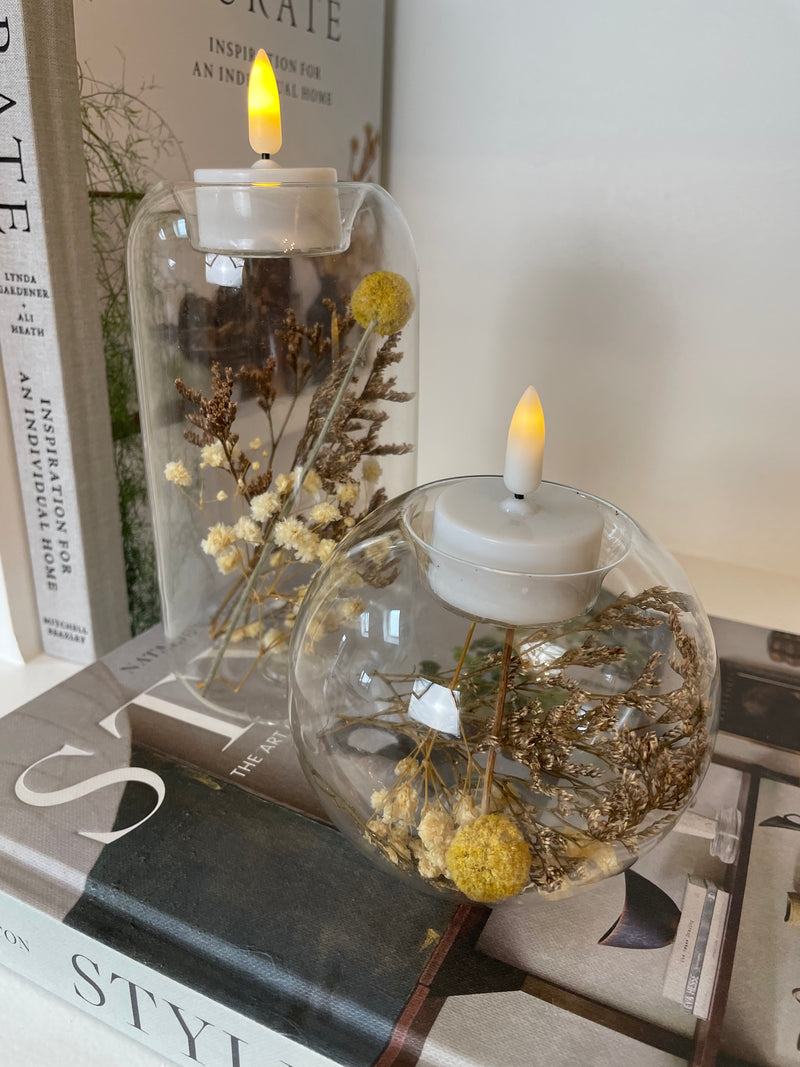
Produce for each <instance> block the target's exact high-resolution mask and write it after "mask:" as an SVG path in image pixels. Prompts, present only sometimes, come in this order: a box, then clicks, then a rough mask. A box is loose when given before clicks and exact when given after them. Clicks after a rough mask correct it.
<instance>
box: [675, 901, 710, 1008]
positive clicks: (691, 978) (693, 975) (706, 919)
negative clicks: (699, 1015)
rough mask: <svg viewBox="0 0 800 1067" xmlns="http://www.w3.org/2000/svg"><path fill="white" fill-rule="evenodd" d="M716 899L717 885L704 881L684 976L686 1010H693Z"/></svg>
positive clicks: (684, 1004) (684, 1003)
mask: <svg viewBox="0 0 800 1067" xmlns="http://www.w3.org/2000/svg"><path fill="white" fill-rule="evenodd" d="M716 900H717V887H716V886H715V885H712V884H711V883H710V882H706V892H705V897H704V899H703V910H702V911H701V913H700V921H699V922H698V924H697V937H696V938H695V942H694V950H693V951H692V961H691V964H690V965H689V974H688V976H687V978H686V987H685V989H684V992H683V1006H684V1008H685V1009H686V1010H687V1011H693V1010H694V1002H695V998H696V997H697V986H698V984H699V982H700V974H701V972H702V970H703V961H704V960H705V957H706V949H707V947H708V935H709V933H710V931H711V919H712V918H713V915H714V905H715V903H716Z"/></svg>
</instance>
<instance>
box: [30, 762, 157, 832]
mask: <svg viewBox="0 0 800 1067" xmlns="http://www.w3.org/2000/svg"><path fill="white" fill-rule="evenodd" d="M93 755H94V753H93V752H86V751H85V750H84V749H82V748H75V746H74V745H63V746H62V747H61V748H60V749H59V750H58V752H51V753H50V755H49V756H44V757H43V758H42V759H40V760H37V761H36V763H33V764H31V766H30V767H28V769H27V770H25V771H23V772H22V774H21V775H20V776H19V778H17V780H16V782H15V783H14V792H15V793H16V794H17V797H18V798H19V799H20V800H21V801H22V803H23V804H31V805H33V806H35V807H37V808H49V807H52V806H53V805H54V804H67V803H69V801H70V800H78V799H79V798H80V797H85V796H88V794H89V793H94V792H96V790H98V789H103V788H104V787H105V786H107V785H116V784H118V783H120V782H143V783H144V784H145V785H149V786H152V787H153V789H155V791H156V795H157V797H158V800H157V801H156V805H155V807H154V808H153V810H152V811H151V812H149V814H147V815H145V817H144V818H143V819H140V820H139V821H138V822H135V823H133V825H132V826H126V827H125V829H124V830H109V831H108V832H106V833H99V832H98V833H95V832H94V831H92V830H79V831H78V833H79V834H81V836H82V837H90V838H92V840H93V841H100V842H101V843H102V844H104V845H107V844H110V843H111V842H112V841H116V840H117V839H118V838H120V837H124V836H125V834H129V833H130V832H131V830H135V829H136V827H137V826H141V825H142V823H143V822H146V821H147V820H148V819H149V818H150V816H151V815H155V813H156V812H157V811H158V809H159V808H160V807H161V803H162V801H163V800H164V796H165V793H166V790H165V788H164V783H163V781H162V780H161V779H160V778H159V776H158V775H157V774H156V773H155V772H154V771H148V770H146V769H145V768H143V767H120V768H119V770H116V771H104V772H103V773H102V774H96V775H95V776H94V777H93V778H87V779H86V780H85V781H83V782H78V783H77V784H76V785H70V786H67V787H66V788H65V789H53V790H51V791H50V792H49V793H38V792H36V791H35V790H33V789H29V788H28V787H27V786H26V785H25V775H26V774H28V773H29V772H30V771H32V770H33V769H34V768H35V767H38V766H39V765H40V764H42V763H44V762H45V760H49V759H55V758H56V756H93Z"/></svg>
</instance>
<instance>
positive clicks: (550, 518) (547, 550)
mask: <svg viewBox="0 0 800 1067" xmlns="http://www.w3.org/2000/svg"><path fill="white" fill-rule="evenodd" d="M543 451H544V416H543V414H542V408H541V404H540V402H539V397H538V395H537V393H536V390H535V389H532V388H529V389H528V390H526V392H525V394H524V395H523V397H522V399H521V400H520V402H519V404H518V406H517V409H516V411H515V413H514V418H513V419H512V421H511V426H510V429H509V434H508V446H507V450H506V464H505V473H504V476H503V479H500V478H491V477H487V478H464V479H461V480H458V481H456V482H453V483H452V484H451V485H448V486H446V487H445V488H444V489H443V491H442V492H441V494H440V495H439V497H438V499H437V501H436V505H435V508H434V512H433V526H432V533H431V547H432V548H433V550H434V551H433V552H432V553H431V567H430V569H429V574H428V577H429V581H430V583H431V587H432V589H433V590H434V592H435V593H436V594H437V596H439V597H440V598H441V599H442V600H444V601H445V602H446V603H448V604H451V605H452V606H453V607H455V608H458V609H459V610H461V611H464V612H466V613H467V614H468V615H474V616H477V617H478V618H484V619H492V620H494V621H496V622H502V623H505V624H506V625H508V626H524V625H534V624H541V623H547V622H557V621H560V620H562V619H568V618H572V617H573V616H575V615H579V614H581V613H582V612H583V611H585V610H586V609H587V608H588V606H589V604H590V602H591V600H592V599H593V597H594V596H595V595H596V593H597V590H598V589H599V585H600V581H602V572H601V571H600V570H599V557H600V545H601V541H602V535H603V516H602V515H601V513H600V511H599V510H598V508H597V507H596V506H595V504H594V503H593V502H592V501H591V499H589V498H588V497H586V496H583V495H582V494H581V493H579V492H578V491H577V490H576V489H570V488H568V487H567V486H562V485H554V484H552V483H548V482H545V483H544V484H540V483H541V472H542V455H543Z"/></svg>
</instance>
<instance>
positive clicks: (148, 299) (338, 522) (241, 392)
mask: <svg viewBox="0 0 800 1067" xmlns="http://www.w3.org/2000/svg"><path fill="white" fill-rule="evenodd" d="M240 177H241V181H238V182H235V183H230V182H228V183H220V184H215V183H213V182H201V183H197V182H184V183H179V184H177V185H169V186H168V185H160V186H158V187H156V188H155V189H153V190H152V191H151V192H150V193H149V194H148V196H147V197H146V198H145V200H144V201H143V203H142V206H141V208H140V210H139V212H138V214H137V216H136V219H135V221H134V224H133V227H132V230H131V234H130V239H129V252H128V267H129V276H130V293H131V304H132V318H133V327H134V342H135V355H136V373H137V384H138V389H139V400H140V411H141V421H142V430H143V438H144V449H145V460H146V465H147V474H148V489H149V495H150V501H151V507H152V513H153V520H154V529H155V542H156V554H157V564H158V576H159V586H160V593H161V604H162V613H163V621H164V627H165V631H166V638H167V642H168V644H169V649H170V656H171V662H172V666H173V669H174V670H175V672H176V674H177V675H178V676H179V677H180V678H181V679H183V681H184V682H185V683H186V684H187V686H189V688H190V689H191V690H192V692H193V693H194V694H195V695H196V696H199V697H200V698H201V699H202V700H204V701H207V702H209V703H211V704H212V705H214V706H215V707H216V708H217V709H222V710H227V711H230V712H233V713H234V714H236V715H239V716H244V717H247V718H262V719H266V720H275V719H280V718H283V719H284V720H285V717H286V697H285V679H286V663H287V651H288V641H289V636H290V631H291V627H292V625H293V623H294V618H295V613H296V610H297V607H298V605H299V600H300V598H301V596H302V592H303V590H304V587H305V585H306V584H307V582H308V581H309V580H310V578H311V576H312V575H313V573H314V572H315V570H316V568H317V567H318V566H319V564H320V562H321V561H322V560H323V559H325V558H327V555H329V554H330V552H331V551H332V548H333V546H334V545H335V544H336V543H337V542H338V541H339V540H340V539H341V537H343V536H344V534H345V533H346V532H347V530H348V529H349V527H351V526H352V525H354V524H355V522H357V521H358V520H359V519H360V518H361V517H362V516H364V515H365V514H367V513H369V512H370V511H371V510H372V509H374V508H375V507H376V506H378V505H379V504H380V503H381V502H383V501H384V500H386V498H387V496H389V495H394V494H396V493H399V492H402V491H404V490H406V489H408V488H409V487H410V486H412V485H413V484H414V481H415V470H416V436H417V411H416V392H417V314H416V312H415V311H414V307H415V304H416V296H417V268H416V260H415V254H414V248H413V243H412V240H411V236H410V233H409V230H408V227H407V225H406V223H405V220H404V219H403V216H402V214H401V213H400V211H399V209H398V207H397V205H396V204H395V203H394V201H393V200H392V199H391V197H390V196H389V195H388V194H387V193H386V192H385V191H384V190H383V189H381V188H380V187H379V186H376V185H371V184H366V183H346V182H342V183H336V182H319V181H314V182H310V183H297V182H293V183H291V184H288V183H287V184H282V183H281V182H280V175H279V172H277V171H264V172H261V173H260V174H259V175H257V176H256V177H258V182H256V177H253V178H252V179H251V180H250V181H248V180H247V177H248V174H247V172H244V173H243V174H242V175H241V176H240ZM267 179H269V180H267ZM376 277H377V278H378V280H379V281H385V280H386V279H387V278H388V279H389V280H390V281H391V280H392V279H394V280H396V279H398V278H399V279H401V282H402V284H403V285H404V286H405V288H404V289H403V295H404V301H405V302H404V304H403V310H404V312H405V314H404V315H403V316H401V317H400V318H395V320H391V321H389V322H388V325H387V323H386V322H384V320H383V319H382V318H380V317H378V318H376V319H375V321H374V322H372V320H370V322H366V320H363V313H362V315H359V314H358V312H357V311H356V312H353V310H352V308H351V298H352V296H353V294H354V292H359V291H360V289H359V286H360V284H361V283H363V282H364V280H365V279H372V280H373V281H374V279H375V278H376ZM392 292H393V290H392ZM373 295H374V294H373ZM381 295H382V291H381V292H379V293H378V297H381ZM362 303H363V301H362ZM378 303H380V300H378ZM366 306H367V313H368V317H369V314H370V313H371V312H370V308H371V307H372V305H371V304H370V302H369V300H368V301H367V302H366ZM376 307H377V305H376ZM377 310H378V311H380V308H377ZM401 318H402V322H401V321H400V320H401ZM373 327H374V328H373ZM351 376H352V377H351ZM342 390H343V391H342ZM287 522H288V523H289V525H288V526H287V525H286V523H287ZM281 524H283V525H281ZM281 531H282V532H283V536H282V537H281Z"/></svg>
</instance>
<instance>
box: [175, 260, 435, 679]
mask: <svg viewBox="0 0 800 1067" xmlns="http://www.w3.org/2000/svg"><path fill="white" fill-rule="evenodd" d="M324 304H325V307H326V308H327V309H328V311H329V313H330V331H329V333H326V332H325V331H324V329H323V328H322V326H321V324H319V323H314V324H313V325H306V324H304V323H301V322H299V321H298V319H297V317H296V315H295V313H294V312H293V311H292V310H291V309H289V310H287V311H286V313H285V314H284V317H283V322H282V325H281V327H280V328H279V329H278V330H276V333H277V335H278V337H279V340H280V342H281V344H282V350H283V354H284V355H283V363H284V370H283V371H282V374H283V381H282V384H283V387H284V388H285V387H286V386H287V385H288V387H289V404H288V407H287V408H286V410H285V411H284V412H283V414H282V415H281V417H280V420H278V421H277V422H276V421H275V419H274V411H275V407H274V403H275V400H276V396H277V392H278V391H277V389H276V386H275V374H276V361H275V359H274V358H273V357H272V356H270V357H268V358H267V359H266V360H265V361H264V363H263V365H261V366H256V367H252V366H249V367H244V366H243V367H242V368H241V369H240V370H238V371H234V370H233V369H232V368H231V367H228V366H222V365H221V364H220V363H219V362H217V361H214V362H212V366H211V384H212V391H211V394H210V396H208V397H206V396H204V395H203V394H202V393H201V392H200V391H199V390H197V389H194V388H192V387H191V386H189V385H187V384H186V383H184V382H183V381H182V380H181V379H178V380H176V383H175V385H176V389H177V391H178V393H179V394H180V396H181V397H183V399H184V400H185V401H186V402H187V403H188V404H189V406H190V410H189V411H188V413H187V416H186V417H187V420H188V422H189V423H190V428H189V429H187V430H186V431H185V432H184V436H185V437H186V439H187V440H188V441H190V442H192V443H193V444H195V445H196V446H197V447H198V448H199V449H200V459H201V462H200V467H201V469H202V468H204V467H206V468H217V469H221V470H223V471H226V472H228V473H229V474H230V475H231V476H232V477H233V479H234V482H235V491H234V493H233V498H232V499H233V502H238V503H239V504H240V505H241V503H244V504H245V505H246V507H248V508H249V514H244V515H240V516H239V518H238V519H237V520H236V521H235V522H231V523H221V522H215V523H212V524H211V526H210V527H209V530H208V533H207V536H206V537H205V538H204V539H203V541H202V545H201V548H202V550H203V552H204V553H206V554H207V555H209V556H212V557H213V558H214V560H215V563H216V565H217V568H218V570H219V571H220V572H221V573H222V574H225V575H230V576H231V577H232V579H233V584H232V585H231V587H230V588H229V589H228V592H227V593H226V595H225V597H224V599H223V601H222V603H221V604H220V606H219V607H218V609H217V611H216V612H215V613H214V616H213V617H212V619H211V620H210V626H209V632H210V636H211V637H212V639H213V640H215V641H216V642H217V647H216V650H215V654H214V658H213V660H212V663H211V666H210V668H209V670H208V672H207V675H206V677H205V679H204V680H203V681H202V682H201V683H200V685H201V688H204V689H207V687H208V686H209V685H210V684H211V682H212V681H213V680H214V679H215V678H216V677H217V676H218V674H219V671H220V668H221V666H222V663H223V660H224V657H225V654H226V652H227V649H228V647H229V645H230V643H231V642H238V641H241V640H243V639H244V638H252V637H258V638H259V646H258V648H259V651H258V658H260V656H261V655H263V654H265V653H266V652H269V651H271V650H274V649H276V648H279V647H281V646H282V645H285V641H286V639H287V637H288V632H284V633H281V632H280V631H279V630H277V629H276V628H275V627H274V626H273V627H270V628H269V629H268V630H266V632H263V633H262V625H261V615H262V605H263V604H264V602H265V601H267V600H269V599H271V600H272V601H273V603H281V604H283V605H284V606H285V607H284V612H283V615H284V619H283V623H284V626H286V627H291V625H292V624H293V620H294V617H295V615H296V613H297V609H298V608H299V605H300V602H301V600H302V596H303V593H304V588H305V587H304V586H299V585H298V582H297V581H296V580H295V577H294V576H295V571H296V568H297V567H299V566H302V565H307V564H314V565H317V564H319V563H323V562H325V560H326V559H327V558H328V557H329V556H330V555H331V553H332V551H333V549H334V547H335V545H336V543H337V541H338V540H339V539H341V537H342V536H343V535H344V534H345V533H346V532H347V530H348V529H350V528H351V527H352V526H353V525H354V524H355V522H356V521H357V519H358V518H360V517H361V516H360V515H359V514H358V513H357V511H356V504H357V502H358V500H359V498H360V496H361V492H362V487H363V489H364V490H365V491H366V502H365V505H364V507H365V510H364V512H363V513H364V514H366V513H367V512H369V511H371V510H374V508H375V507H377V506H378V505H379V504H380V503H381V502H382V501H383V500H384V499H385V491H384V490H383V489H382V488H381V487H380V486H379V485H378V479H379V477H380V464H379V463H378V460H377V457H378V456H384V455H401V454H403V453H405V452H407V451H409V450H410V448H411V446H410V445H408V444H403V443H391V442H386V441H384V440H383V439H382V438H381V432H380V431H381V427H382V426H383V423H384V421H385V419H386V418H387V417H388V415H387V414H386V412H385V411H384V410H383V407H382V406H381V405H382V404H384V403H386V402H395V403H403V402H405V401H408V400H410V399H411V398H412V394H409V393H403V392H400V391H398V390H397V389H396V378H395V377H394V376H392V375H391V374H390V373H389V368H391V367H392V365H393V364H395V363H397V362H398V361H399V360H400V359H401V358H402V353H401V352H399V351H398V350H397V342H398V336H399V331H400V330H401V329H402V328H403V326H405V324H406V322H407V321H408V319H409V318H410V316H411V314H412V313H413V310H414V298H413V293H412V290H411V287H410V285H409V284H408V282H407V281H406V279H405V278H403V277H402V276H401V275H399V274H394V273H392V272H390V271H378V272H375V273H374V274H370V275H367V276H366V277H365V278H364V279H363V280H362V282H361V283H360V284H359V285H358V286H357V287H356V290H355V292H354V293H353V298H352V302H351V305H352V310H347V311H345V312H344V313H340V312H339V310H338V309H337V308H336V306H335V305H334V304H333V302H332V301H330V300H325V301H324ZM356 324H357V325H360V326H361V327H363V332H362V334H361V337H360V339H359V341H358V343H357V345H356V346H355V349H354V350H353V351H352V353H350V352H349V351H348V349H347V348H346V347H345V339H346V337H347V336H348V334H349V333H350V331H351V330H352V329H353V328H354V326H355V325H356ZM375 334H381V335H383V336H384V337H385V340H384V342H383V343H382V344H381V345H380V347H379V348H378V350H377V352H376V353H375V354H374V355H373V357H372V358H371V359H370V360H369V361H367V349H368V346H369V343H370V340H371V339H372V337H373V336H374V335H375ZM326 367H327V368H328V369H327V373H325V374H324V376H323V377H322V381H321V382H320V384H319V385H318V386H317V388H316V390H315V391H314V394H313V396H312V399H311V403H310V408H309V413H308V416H307V420H306V426H305V429H304V431H303V433H302V434H301V438H300V442H299V444H298V446H297V449H296V451H295V458H294V462H293V464H292V471H291V474H275V472H274V469H273V466H274V457H275V453H276V450H277V448H278V445H279V444H280V442H281V440H282V438H283V436H284V433H285V431H286V428H287V426H288V423H289V419H290V416H291V414H292V411H293V410H294V407H295V405H296V402H297V400H298V398H299V396H300V393H301V391H302V390H303V389H304V387H305V386H306V385H307V384H308V383H309V381H310V380H311V379H312V377H319V375H320V372H321V371H322V370H323V368H326ZM362 367H367V374H366V378H365V381H364V382H363V383H362V384H361V385H360V387H359V388H354V384H355V382H356V381H357V375H358V373H359V371H360V369H361V368H362ZM236 382H241V383H243V384H244V386H245V387H246V388H247V390H248V391H249V393H250V394H251V395H255V397H256V400H257V403H258V406H259V407H260V408H261V410H262V411H263V412H264V415H265V418H266V432H265V434H264V437H265V441H262V440H261V438H256V439H253V440H251V441H250V442H249V444H248V445H247V449H245V448H243V447H242V443H241V442H240V440H239V434H238V432H237V429H236V419H237V414H238V409H237V403H236V401H234V399H233V395H234V386H235V384H236ZM264 444H266V448H264V449H263V452H258V451H256V450H260V449H262V448H263V446H264ZM254 453H255V454H254ZM262 456H263V457H264V459H265V460H266V462H263V461H262ZM359 464H361V482H359V481H358V480H357V478H356V477H355V476H354V472H355V471H356V468H357V466H358V465H359ZM262 467H263V469H262ZM164 475H165V477H166V479H167V480H168V481H170V482H172V483H173V484H175V485H176V486H177V487H178V488H180V489H181V490H182V491H183V492H184V493H187V492H188V487H189V486H191V484H192V480H193V479H192V474H191V472H190V471H189V470H188V469H187V468H186V466H185V464H184V463H183V462H182V461H179V460H176V461H174V462H172V463H169V464H167V466H166V468H165V471H164ZM303 493H305V494H307V496H308V497H310V498H311V500H312V503H311V504H310V505H307V506H304V507H303V508H302V509H299V502H300V498H301V494H303ZM215 499H216V500H217V501H218V502H220V503H221V502H224V501H225V500H227V499H228V494H227V493H226V492H225V491H224V490H221V491H219V492H217V493H216V494H215ZM198 506H199V507H200V508H201V510H204V506H203V499H202V481H201V484H200V501H199V504H198ZM239 684H240V685H241V684H242V683H239Z"/></svg>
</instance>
